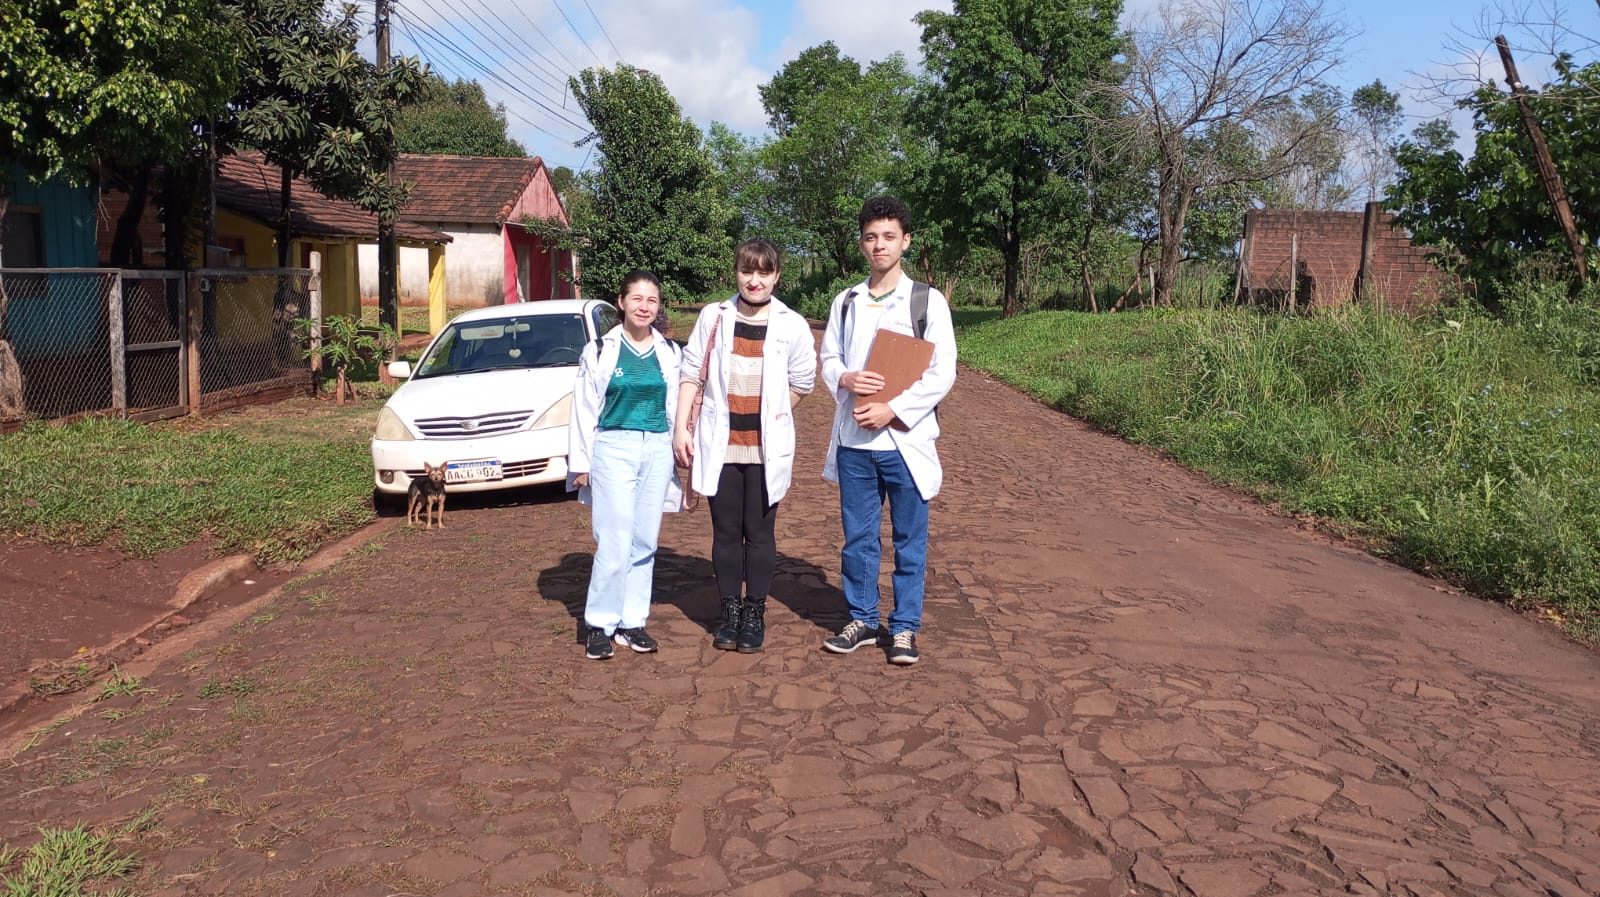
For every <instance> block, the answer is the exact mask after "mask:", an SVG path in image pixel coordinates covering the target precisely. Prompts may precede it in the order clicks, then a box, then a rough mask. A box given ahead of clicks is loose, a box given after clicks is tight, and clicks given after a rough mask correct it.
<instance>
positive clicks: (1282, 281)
mask: <svg viewBox="0 0 1600 897" xmlns="http://www.w3.org/2000/svg"><path fill="white" fill-rule="evenodd" d="M1377 214H1378V216H1379V217H1378V223H1377V227H1376V229H1375V230H1376V234H1377V242H1376V244H1375V245H1374V247H1373V253H1372V274H1371V276H1372V284H1371V287H1372V291H1373V294H1374V295H1375V296H1376V297H1377V298H1378V300H1379V301H1381V302H1383V303H1384V304H1385V305H1386V306H1388V307H1389V308H1394V309H1401V310H1412V309H1418V308H1423V307H1427V306H1431V305H1433V304H1435V303H1437V302H1438V301H1439V297H1440V295H1441V293H1442V292H1443V290H1444V288H1445V286H1446V285H1447V283H1448V282H1449V281H1448V275H1446V274H1444V272H1442V271H1440V270H1439V269H1438V267H1437V266H1435V265H1434V264H1433V263H1432V262H1430V261H1429V260H1428V255H1429V250H1428V249H1426V248H1425V247H1421V246H1415V245H1413V244H1412V243H1411V238H1410V236H1409V235H1407V234H1406V232H1405V231H1404V230H1401V229H1400V228H1397V227H1395V226H1394V216H1393V215H1391V214H1389V213H1388V212H1377ZM1364 220H1365V215H1364V214H1363V213H1361V212H1307V211H1296V210H1289V209H1253V210H1251V211H1249V212H1247V213H1246V214H1245V231H1244V232H1245V237H1244V250H1243V252H1244V265H1245V277H1244V287H1245V289H1246V291H1247V292H1248V294H1249V295H1250V296H1251V298H1253V299H1255V300H1257V301H1263V302H1274V303H1278V304H1282V303H1284V302H1286V301H1287V297H1288V293H1289V283H1290V258H1291V253H1292V254H1293V255H1294V257H1295V258H1296V261H1297V264H1298V269H1299V283H1298V285H1297V287H1296V290H1295V292H1296V296H1295V304H1296V305H1297V306H1301V307H1318V306H1321V307H1327V306H1334V305H1342V304H1344V303H1346V302H1349V301H1350V300H1351V299H1352V298H1354V297H1355V292H1356V279H1357V274H1358V272H1359V271H1360V269H1361V231H1362V227H1363V223H1364Z"/></svg>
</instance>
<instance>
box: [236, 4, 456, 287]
mask: <svg viewBox="0 0 1600 897" xmlns="http://www.w3.org/2000/svg"><path fill="white" fill-rule="evenodd" d="M228 2H230V3H234V4H236V5H237V8H238V10H239V15H240V19H241V21H242V23H243V33H244V38H243V41H242V50H241V52H242V56H243V58H244V60H245V63H246V68H245V73H244V78H243V79H242V81H241V83H240V86H239V92H238V94H237V95H236V96H235V97H234V98H233V100H232V101H231V102H230V103H229V104H228V109H229V112H230V114H229V115H228V116H226V117H224V118H223V119H222V120H221V121H219V122H218V132H219V142H220V143H221V144H222V145H223V148H224V150H227V149H229V148H231V147H232V146H235V145H242V146H248V147H253V148H255V149H259V150H261V151H262V153H263V154H265V155H266V157H267V159H268V160H269V161H271V162H272V163H273V164H275V165H277V166H278V167H279V168H280V169H282V171H283V180H282V184H281V188H280V189H281V192H282V208H283V217H282V220H281V223H280V227H281V228H282V232H281V234H280V236H279V240H278V263H279V264H280V265H284V266H286V265H287V264H288V261H289V259H288V252H289V241H290V235H289V196H290V194H289V190H290V185H291V184H292V183H293V181H294V178H295V177H296V176H299V175H305V176H306V178H307V180H309V181H310V183H311V185H312V186H313V187H315V188H316V189H317V190H318V191H319V192H321V193H323V194H324V195H327V196H331V197H334V198H336V199H343V200H348V201H350V202H354V203H356V204H357V205H359V206H361V207H362V208H364V209H367V210H368V211H371V212H375V213H377V214H378V215H379V216H380V217H385V216H386V217H389V218H391V219H392V218H393V216H394V215H395V214H396V212H397V210H398V209H399V207H400V205H401V203H402V202H403V201H404V199H405V191H404V188H403V187H402V185H399V184H395V183H391V182H390V180H389V168H390V166H391V164H392V163H393V161H394V158H395V155H396V150H395V141H394V129H395V122H396V120H397V119H398V117H399V114H400V110H401V109H402V107H403V106H404V104H406V103H407V102H409V101H411V100H412V99H413V98H414V97H416V96H417V95H418V92H419V91H420V89H421V87H422V85H423V81H424V78H425V71H424V69H423V68H422V65H421V63H420V62H418V61H417V60H416V59H415V58H409V57H407V58H400V59H395V60H392V61H391V64H390V65H389V66H388V68H386V69H384V70H382V71H380V70H379V69H378V67H377V66H376V65H374V64H373V63H372V62H369V61H368V60H367V59H365V58H364V57H363V56H362V55H361V53H360V49H359V46H358V44H359V42H360V40H361V36H362V28H361V24H360V21H359V20H358V19H357V17H356V14H357V10H356V8H355V7H354V6H349V5H346V6H344V7H343V8H342V10H341V12H340V13H339V14H338V15H337V16H333V17H329V16H328V15H327V14H326V13H325V0H228Z"/></svg>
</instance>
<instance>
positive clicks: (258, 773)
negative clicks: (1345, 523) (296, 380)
mask: <svg viewBox="0 0 1600 897" xmlns="http://www.w3.org/2000/svg"><path fill="white" fill-rule="evenodd" d="M830 405H831V403H830V402H829V401H828V399H827V398H826V397H825V396H818V397H815V398H813V399H812V400H810V401H809V402H807V403H806V404H804V405H802V406H801V409H800V411H801V414H800V417H801V446H802V457H801V459H800V464H799V471H798V474H797V477H796V488H795V490H794V491H793V492H792V493H791V498H790V499H789V500H788V501H786V502H785V506H784V507H783V509H782V510H781V512H780V515H779V546H780V550H781V551H782V552H783V553H784V557H783V559H782V561H781V564H780V571H779V577H778V582H777V583H776V585H775V587H774V591H775V593H776V594H775V600H774V602H773V606H772V608H771V610H770V611H769V615H768V621H769V641H768V648H767V650H766V651H765V652H763V653H761V654H758V655H738V654H731V653H722V652H717V651H714V650H712V649H711V647H710V644H709V642H710V639H709V636H708V635H707V630H708V629H709V627H710V626H711V625H712V623H713V622H714V620H713V618H714V616H715V614H716V607H715V595H714V589H713V588H712V586H711V585H710V582H709V580H710V565H709V563H708V561H707V560H706V556H707V552H708V551H709V532H708V527H709V524H708V521H707V519H706V517H705V512H704V510H701V511H700V512H698V513H696V514H693V515H678V516H676V517H674V518H671V519H670V520H669V522H668V525H667V527H666V529H665V531H664V537H663V552H662V557H661V560H660V564H659V567H658V603H657V606H656V608H655V611H654V614H653V617H652V621H651V628H652V631H653V632H655V633H656V634H657V636H658V637H659V638H660V639H661V640H662V642H663V648H662V650H661V652H660V653H659V654H657V655H653V656H634V655H629V654H627V653H626V652H623V653H622V654H619V656H618V657H616V658H615V659H614V660H612V661H609V662H607V663H596V662H590V661H585V660H583V659H582V650H581V648H580V646H579V645H578V642H577V639H576V623H575V615H576V614H577V613H578V609H579V606H580V605H581V601H582V589H583V584H584V581H585V577H586V574H587V569H588V563H589V554H588V552H589V550H590V545H591V543H590V539H589V536H588V534H587V527H588V516H587V513H586V512H585V511H584V510H583V509H582V508H580V507H579V506H577V505H576V504H574V503H571V502H567V501H564V500H560V499H558V498H556V497H554V496H543V497H539V498H538V500H536V501H534V502H532V503H518V504H509V505H503V506H502V505H496V504H493V503H479V504H477V505H474V506H468V503H467V502H465V501H462V502H456V503H455V509H454V510H453V511H452V512H451V515H450V521H449V523H450V528H449V529H447V530H445V531H443V532H437V531H435V532H430V533H424V532H413V531H407V530H404V529H403V528H401V527H398V526H395V525H393V524H392V523H391V525H390V526H389V528H388V529H387V530H383V531H380V532H379V533H377V534H376V535H374V536H372V537H371V541H369V542H367V543H365V544H363V545H361V546H360V547H358V548H357V549H356V550H354V551H352V552H350V553H349V554H348V555H347V556H346V557H345V558H344V559H343V560H342V561H340V562H339V563H337V564H336V565H334V566H332V567H331V568H329V569H327V570H325V571H322V572H320V573H318V574H314V575H312V576H311V577H309V578H307V579H305V580H304V581H300V582H295V583H291V584H290V585H289V586H288V587H286V588H285V590H284V592H283V594H282V595H281V596H279V597H277V598H276V599H275V600H274V601H273V602H272V603H271V604H269V605H264V606H257V607H253V608H248V609H245V610H241V611H240V612H238V613H236V614H234V615H233V616H231V617H219V618H218V619H215V620H212V621H209V622H208V623H206V624H203V625H200V626H197V627H195V628H194V629H193V630H192V631H191V632H189V633H187V634H186V636H185V638H187V639H188V641H187V642H185V643H184V644H183V645H182V651H181V652H180V651H179V650H178V649H177V648H176V647H168V648H167V649H166V650H165V651H164V652H154V653H152V654H151V655H150V656H149V657H148V658H147V659H146V660H145V661H144V662H143V663H144V666H143V668H141V669H140V670H139V672H140V673H141V674H142V675H143V677H144V679H143V681H144V683H145V684H146V685H147V686H148V687H149V688H150V689H151V691H149V692H147V693H144V694H140V695H129V696H122V697H117V698H114V699H111V700H108V701H105V702H101V703H99V704H96V705H94V706H92V707H91V708H90V709H89V710H88V711H87V712H85V713H84V714H83V715H82V716H81V717H79V718H78V719H76V720H75V721H73V722H69V723H67V724H65V725H63V726H61V727H60V728H58V729H56V730H54V731H53V732H50V733H48V734H46V735H42V736H40V738H39V739H38V740H37V743H36V744H34V745H33V746H32V747H31V748H30V749H29V750H28V751H26V752H24V753H22V754H20V755H19V756H18V757H17V758H16V759H15V760H14V761H13V763H12V764H11V765H10V767H9V768H6V769H3V770H0V819H5V820H10V821H9V822H6V823H0V838H3V839H4V840H8V841H13V842H22V843H26V842H27V841H28V840H29V837H30V834H29V833H30V832H31V831H32V829H33V828H34V827H35V826H37V825H71V824H76V823H79V822H89V823H94V824H110V823H125V822H127V821H128V820H130V819H133V818H135V817H137V816H138V815H139V814H140V813H142V812H145V811H147V810H154V811H155V816H154V818H155V820H156V822H155V824H154V827H153V828H151V829H150V830H148V831H146V832H144V833H143V834H141V835H140V836H138V838H137V839H135V840H134V841H133V842H131V843H132V844H134V845H135V846H136V847H137V849H139V851H140V853H141V855H142V856H143V857H144V858H145V860H146V866H145V868H144V870H143V871H142V872H141V873H140V878H139V880H138V885H139V887H140V890H141V892H143V893H149V894H157V895H168V894H172V895H177V894H230V895H232V894H272V895H333V894H339V895H356V897H368V895H371V897H380V895H394V894H402V893H404V894H429V895H437V897H457V895H477V894H497V893H505V894H522V895H547V894H570V893H581V894H589V895H600V894H614V895H619V897H640V895H645V894H734V895H739V897H782V895H811V894H862V895H866V894H902V893H904V894H926V895H947V894H949V895H954V894H993V895H1057V894H1060V895H1080V894H1081V895H1121V894H1127V893H1134V892H1136V893H1145V894H1177V895H1190V894H1192V895H1198V897H1246V895H1262V897H1266V895H1276V894H1331V893H1354V894H1384V895H1396V897H1435V895H1490V894H1493V895H1500V897H1531V895H1546V897H1549V895H1555V897H1580V895H1595V894H1600V710H1597V708H1600V662H1597V659H1596V657H1595V655H1593V654H1592V653H1590V652H1587V651H1585V650H1583V649H1580V648H1578V647H1575V646H1573V645H1570V644H1568V643H1566V642H1564V641H1562V640H1561V639H1560V638H1559V637H1558V636H1557V635H1556V634H1555V633H1553V632H1551V631H1549V630H1548V629H1546V628H1544V627H1541V626H1538V625H1536V624H1534V623H1531V622H1529V621H1527V620H1524V619H1521V618H1518V617H1517V616H1515V615H1513V614H1511V613H1509V612H1507V611H1505V610H1504V609H1502V608H1499V607H1496V606H1492V605H1488V604H1485V603H1483V602H1480V601H1477V600H1475V599H1472V598H1469V597H1465V596H1461V595H1458V594H1454V593H1452V592H1450V591H1448V590H1442V589H1440V588H1439V587H1437V586H1436V584H1434V583H1431V582H1429V581H1427V580H1424V579H1422V578H1420V577H1417V576H1415V575H1412V574H1410V573H1408V572H1406V571H1403V570H1400V569H1397V568H1394V567H1392V566H1389V565H1386V564H1384V563H1382V562H1380V561H1377V560H1374V559H1372V558H1370V557H1368V556H1367V555H1365V554H1362V553H1360V552H1358V551H1355V550H1352V549H1350V548H1348V547H1344V546H1339V545H1331V544H1329V543H1328V542H1327V541H1326V540H1324V539H1322V538H1321V537H1319V536H1317V535H1315V534H1312V533H1308V532H1305V531H1303V530H1302V529H1300V528H1299V527H1298V526H1297V525H1296V524H1295V523H1294V522H1293V521H1288V520H1284V519H1281V518H1277V517H1273V516H1271V515H1269V514H1267V513H1266V512H1264V511H1262V510H1261V509H1259V508H1258V507H1256V506H1254V505H1253V504H1251V503H1249V502H1247V501H1245V500H1243V499H1240V498H1239V497H1237V496H1235V495H1233V494H1232V493H1229V492H1226V491H1224V490H1220V489H1217V488H1215V487H1213V486H1211V485H1209V484H1207V483H1206V482H1204V481H1203V480H1201V479H1200V478H1197V477H1195V476H1193V475H1190V474H1188V473H1186V472H1184V471H1182V470H1180V469H1178V468H1176V467H1175V466H1174V465H1172V464H1170V463H1169V462H1166V461H1164V460H1162V459H1160V458H1158V457H1157V456H1155V455H1154V454H1152V453H1150V452H1148V451H1145V450H1143V449H1139V448H1136V447H1130V446H1127V445H1124V444H1122V443H1120V442H1118V441H1116V440H1113V439H1110V438H1107V437H1104V436H1101V435H1098V434H1095V433H1093V432H1092V431H1090V430H1088V429H1087V428H1085V427H1083V426H1082V425H1080V424H1077V423H1076V422H1074V421H1072V420H1070V419H1066V418H1063V417H1061V416H1059V415H1057V414H1055V413H1053V412H1050V411H1049V410H1047V409H1044V408H1042V407H1040V406H1038V405H1037V404H1035V403H1033V402H1031V401H1030V400H1028V399H1025V398H1023V397H1021V396H1019V395H1017V394H1016V393H1014V392H1012V391H1010V390H1009V389H1006V388H1004V387H1001V386H999V385H997V384H994V383H992V382H989V381H987V380H986V379H985V378H983V377H982V376H981V375H979V374H976V373H973V372H971V371H964V372H963V374H962V378H961V381H960V382H959V384H958V386H957V390H956V392H955V393H954V394H953V395H952V397H951V398H950V399H949V400H948V401H947V402H946V403H945V406H944V409H943V412H942V413H943V420H944V421H945V423H946V425H947V429H948V430H949V432H948V433H947V435H946V437H945V439H944V440H943V442H942V447H943V453H944V456H945V458H946V464H947V473H948V476H947V487H946V491H945V493H944V494H943V495H942V496H941V497H940V498H939V499H938V500H937V502H936V505H935V508H934V511H933V546H932V549H931V552H930V554H931V557H932V558H933V561H932V565H933V570H932V573H931V575H930V578H929V597H928V607H927V620H926V624H925V628H924V634H923V636H922V639H921V647H922V649H923V661H922V663H920V664H919V665H917V666H915V667H912V668H907V669H901V668H895V667H891V666H889V665H888V664H886V663H885V662H884V659H883V656H882V655H881V654H880V653H877V652H873V651H868V650H863V651H859V652H857V653H856V654H854V655H851V656H848V657H834V656H831V655H826V654H823V653H821V652H820V651H819V650H818V646H819V643H820V641H821V639H822V637H823V636H824V635H825V634H827V632H828V631H830V630H832V629H834V628H836V627H837V626H838V625H840V624H841V623H842V622H843V620H844V611H843V604H842V598H841V596H840V595H839V593H838V591H837V568H838V544H839V528H838V522H837V504H838V502H837V497H836V495H835V494H834V492H833V491H832V487H831V486H830V485H829V484H826V483H824V482H822V481H821V480H820V478H819V477H818V476H817V472H818V470H819V469H820V460H821V459H820V452H821V447H822V446H823V445H824V444H825V442H826V433H825V429H824V428H825V427H826V425H827V419H828V416H829V413H830V412H831V407H830ZM885 582H887V568H886V570H885Z"/></svg>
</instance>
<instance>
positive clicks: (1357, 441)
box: [961, 307, 1600, 633]
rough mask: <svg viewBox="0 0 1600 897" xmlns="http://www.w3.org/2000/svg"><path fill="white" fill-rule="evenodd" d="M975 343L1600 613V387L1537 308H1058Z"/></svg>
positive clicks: (1408, 541)
mask: <svg viewBox="0 0 1600 897" xmlns="http://www.w3.org/2000/svg"><path fill="white" fill-rule="evenodd" d="M961 346H962V356H963V360H965V361H968V362H970V363H972V364H974V365H976V366H978V367H980V368H984V369H986V370H989V371H991V372H993V373H994V374H996V375H997V376H1000V377H1002V378H1003V379H1006V380H1008V381H1009V382H1012V383H1014V384H1016V385H1018V386H1020V387H1022V388H1024V389H1026V390H1028V391H1029V392H1032V393H1034V394H1036V395H1038V396H1040V397H1041V398H1043V399H1045V400H1047V401H1049V402H1051V403H1052V404H1054V405H1055V406H1057V407H1059V408H1061V409H1062V410H1064V411H1067V412H1069V413H1072V414H1074V415H1077V416H1080V417H1083V418H1085V419H1087V420H1089V421H1090V422H1092V423H1094V424H1096V425H1097V426H1099V427H1102V428H1104V429H1106V430H1109V431H1111V432H1115V433H1119V434H1122V435H1124V436H1126V437H1128V438H1130V439H1133V440H1136V441H1139V442H1144V443H1149V444H1151V445H1156V446H1159V447H1161V448H1163V449H1165V450H1167V451H1168V452H1170V453H1172V454H1173V455H1174V456H1175V457H1177V458H1178V459H1180V460H1182V461H1183V462H1184V463H1186V464H1189V465H1191V466H1194V467H1196V468H1198V469H1200V470H1204V471H1205V472H1207V473H1208V474H1210V475H1212V476H1214V477H1217V478H1219V479H1221V480H1224V481H1226V482H1230V483H1234V484H1237V485H1240V486H1243V487H1246V488H1248V489H1251V490H1254V491H1256V492H1257V493H1258V494H1260V495H1262V496H1263V497H1265V498H1268V499H1270V500H1273V501H1276V502H1279V503H1281V504H1282V506H1284V507H1285V508H1286V509H1289V510H1292V511H1297V512H1307V513H1312V514H1317V515H1320V516H1323V517H1326V518H1328V519H1330V520H1333V521H1337V522H1340V523H1343V524H1346V525H1348V526H1350V527H1352V528H1354V529H1355V530H1356V531H1358V532H1361V533H1364V534H1366V535H1368V536H1372V537H1376V538H1378V539H1380V540H1381V542H1382V544H1384V545H1386V546H1387V547H1388V549H1389V550H1390V551H1392V552H1393V553H1394V554H1395V555H1396V556H1397V557H1398V558H1400V559H1402V560H1404V561H1405V562H1407V563H1409V564H1411V565H1413V566H1416V567H1419V568H1422V569H1426V570H1430V571H1435V572H1439V573H1442V574H1444V575H1447V576H1449V577H1451V578H1454V579H1456V580H1459V581H1461V582H1463V583H1464V584H1466V585H1468V586H1469V587H1471V588H1473V589H1474V590H1477V591H1479V592H1482V593H1484V594H1487V595H1491V596H1495V597H1503V598H1509V599H1513V600H1519V601H1536V602H1546V603H1549V604H1551V605H1554V606H1556V607H1559V608H1561V609H1562V612H1563V613H1568V614H1571V615H1573V616H1574V617H1575V618H1577V619H1578V620H1579V621H1580V625H1581V627H1582V628H1585V629H1587V630H1588V631H1589V632H1591V633H1593V632H1595V631H1596V624H1597V622H1600V397H1597V395H1596V394H1595V391H1594V389H1593V388H1592V387H1591V386H1589V385H1588V384H1587V383H1586V382H1585V380H1584V377H1583V376H1582V373H1583V367H1582V366H1581V365H1575V364H1574V363H1573V362H1572V359H1571V356H1570V353H1569V354H1562V353H1552V352H1550V351H1549V349H1548V347H1547V343H1546V342H1544V341H1543V339H1542V337H1541V336H1540V334H1539V333H1537V332H1530V327H1529V326H1528V325H1527V324H1526V323H1502V322H1501V321H1498V320H1495V319H1493V318H1490V317H1487V316H1484V315H1474V314H1466V313H1460V314H1457V315H1455V316H1454V317H1437V318H1430V319H1422V320H1412V319H1407V318H1403V317H1398V316H1392V315H1384V314H1379V313H1375V312H1373V311H1371V310H1369V309H1367V308H1364V307H1349V308H1344V309H1340V310H1337V311H1332V312H1325V313H1320V314H1316V315H1313V316H1310V317H1284V316H1271V315H1262V314H1258V313H1255V312H1252V311H1247V310H1237V309H1230V310H1187V311H1163V312H1152V313H1146V314H1135V315H1126V314H1124V315H1100V316H1090V315H1081V314H1076V313H1070V312H1062V313H1049V312H1047V313H1038V314H1033V315H1027V316H1023V317H1019V318H1016V319H1012V320H1009V321H993V322H991V323H986V324H981V325H977V326H974V327H971V328H970V329H967V330H965V332H963V333H962V337H961Z"/></svg>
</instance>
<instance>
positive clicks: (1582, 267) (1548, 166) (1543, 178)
mask: <svg viewBox="0 0 1600 897" xmlns="http://www.w3.org/2000/svg"><path fill="white" fill-rule="evenodd" d="M1494 45H1495V46H1496V47H1498V48H1499V50H1500V61H1501V62H1502V63H1504V64H1505V67H1506V83H1507V84H1509V85H1511V96H1512V98H1514V99H1515V100H1516V102H1517V111H1518V112H1520V113H1521V114H1522V124H1523V125H1524V126H1525V127H1526V128H1527V129H1528V138H1529V139H1530V140H1532V141H1533V161H1534V164H1535V165H1537V166H1538V169H1539V182H1540V183H1541V184H1543V185H1544V192H1545V195H1546V196H1548V197H1550V204H1551V205H1552V206H1555V209H1556V220H1557V221H1558V222H1560V224H1561V232H1562V233H1564V234H1565V235H1566V237H1567V246H1569V247H1570V248H1571V249H1572V263H1573V264H1574V265H1576V266H1577V268H1578V282H1579V283H1588V282H1589V264H1588V262H1587V261H1586V260H1585V259H1584V250H1583V237H1582V236H1580V235H1579V234H1578V224H1577V222H1576V221H1575V220H1573V217H1572V204H1571V203H1569V202H1568V201H1567V188H1566V187H1565V186H1563V185H1562V183H1561V173H1560V172H1558V171H1556V163H1555V160H1554V159H1552V158H1551V157H1550V145H1549V144H1547V143H1545V140H1544V129H1543V128H1541V127H1539V122H1538V121H1537V120H1536V119H1534V117H1533V109H1532V108H1531V107H1530V106H1529V105H1528V88H1527V87H1526V86H1525V85H1524V84H1523V83H1522V79H1521V78H1519V77H1517V64H1516V62H1514V61H1513V60H1512V59H1511V45H1510V44H1507V43H1506V38H1505V35H1503V34H1501V35H1496V36H1495V39H1494Z"/></svg>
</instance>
